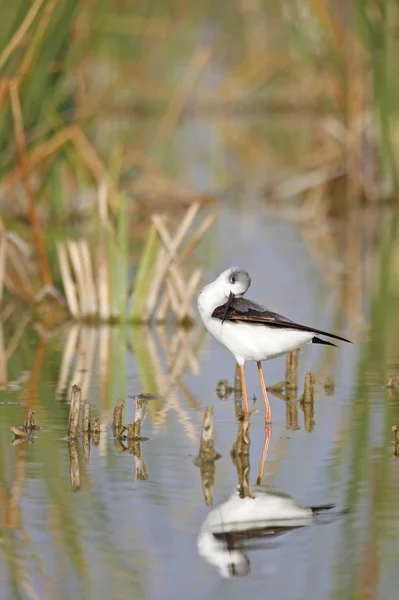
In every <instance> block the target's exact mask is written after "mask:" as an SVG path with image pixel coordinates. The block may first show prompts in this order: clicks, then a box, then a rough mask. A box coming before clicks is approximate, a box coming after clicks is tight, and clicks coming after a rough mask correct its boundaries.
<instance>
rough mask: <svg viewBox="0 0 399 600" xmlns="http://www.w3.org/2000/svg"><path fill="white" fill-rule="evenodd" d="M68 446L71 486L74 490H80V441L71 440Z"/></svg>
mask: <svg viewBox="0 0 399 600" xmlns="http://www.w3.org/2000/svg"><path fill="white" fill-rule="evenodd" d="M68 448H69V461H70V469H71V487H72V491H73V492H78V491H79V490H80V469H79V452H78V442H77V441H76V439H70V440H69V442H68Z"/></svg>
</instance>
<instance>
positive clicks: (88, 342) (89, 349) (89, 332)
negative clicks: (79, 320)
mask: <svg viewBox="0 0 399 600" xmlns="http://www.w3.org/2000/svg"><path fill="white" fill-rule="evenodd" d="M82 333H83V335H82V340H83V343H82V346H83V351H82V353H81V356H82V363H81V364H82V366H81V369H80V370H81V374H80V381H81V387H82V398H83V399H87V398H88V395H89V387H90V379H91V376H92V373H93V363H94V358H95V354H96V349H97V346H98V342H97V337H98V331H97V329H96V328H94V327H85V328H84V329H83V332H82ZM78 374H79V373H77V375H78Z"/></svg>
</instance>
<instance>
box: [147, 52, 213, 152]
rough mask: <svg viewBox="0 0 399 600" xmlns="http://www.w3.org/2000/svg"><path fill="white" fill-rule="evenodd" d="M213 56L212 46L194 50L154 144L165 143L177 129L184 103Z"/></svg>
mask: <svg viewBox="0 0 399 600" xmlns="http://www.w3.org/2000/svg"><path fill="white" fill-rule="evenodd" d="M210 57H211V50H210V48H199V49H198V50H196V51H195V52H194V55H193V56H192V58H191V60H190V62H189V65H188V67H187V69H186V71H185V73H184V74H183V76H182V77H181V79H180V83H179V85H178V86H177V87H176V89H175V92H174V94H173V96H172V98H171V100H170V102H169V105H168V108H167V109H166V112H165V115H164V117H163V119H162V121H161V123H160V125H159V129H158V132H157V135H156V138H155V141H154V144H155V145H157V144H161V143H162V144H164V143H165V142H166V141H167V140H168V139H169V138H170V137H171V135H172V133H173V132H174V131H175V128H176V124H177V122H178V120H179V117H180V115H181V113H182V111H183V109H184V105H185V103H186V101H187V98H188V96H189V94H190V93H192V88H193V86H194V84H195V82H196V80H197V79H198V77H199V75H200V74H201V72H202V71H203V69H204V68H205V66H206V64H207V63H208V61H209V59H210Z"/></svg>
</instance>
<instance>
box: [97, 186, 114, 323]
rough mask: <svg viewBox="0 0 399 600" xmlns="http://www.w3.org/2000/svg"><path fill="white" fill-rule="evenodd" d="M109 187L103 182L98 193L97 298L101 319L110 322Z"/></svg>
mask: <svg viewBox="0 0 399 600" xmlns="http://www.w3.org/2000/svg"><path fill="white" fill-rule="evenodd" d="M107 202H108V185H107V182H106V181H101V182H100V185H99V186H98V192H97V206H98V215H99V219H100V231H99V240H98V252H97V297H98V312H99V316H100V319H102V320H104V321H108V320H109V318H110V316H111V312H112V311H111V299H110V287H111V286H110V281H109V280H110V276H109V260H108V259H109V257H108V251H107V240H106V235H107V230H108V229H109V228H110V222H109V219H108V208H107V207H108V204H107Z"/></svg>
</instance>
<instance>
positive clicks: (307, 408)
mask: <svg viewBox="0 0 399 600" xmlns="http://www.w3.org/2000/svg"><path fill="white" fill-rule="evenodd" d="M314 381H315V379H314V375H313V373H312V372H310V371H309V372H308V373H306V375H305V387H304V390H303V394H302V396H301V398H300V400H299V402H300V405H301V407H302V410H303V415H304V421H305V429H306V431H307V432H308V433H310V432H312V431H313V429H314V424H315V423H314Z"/></svg>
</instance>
